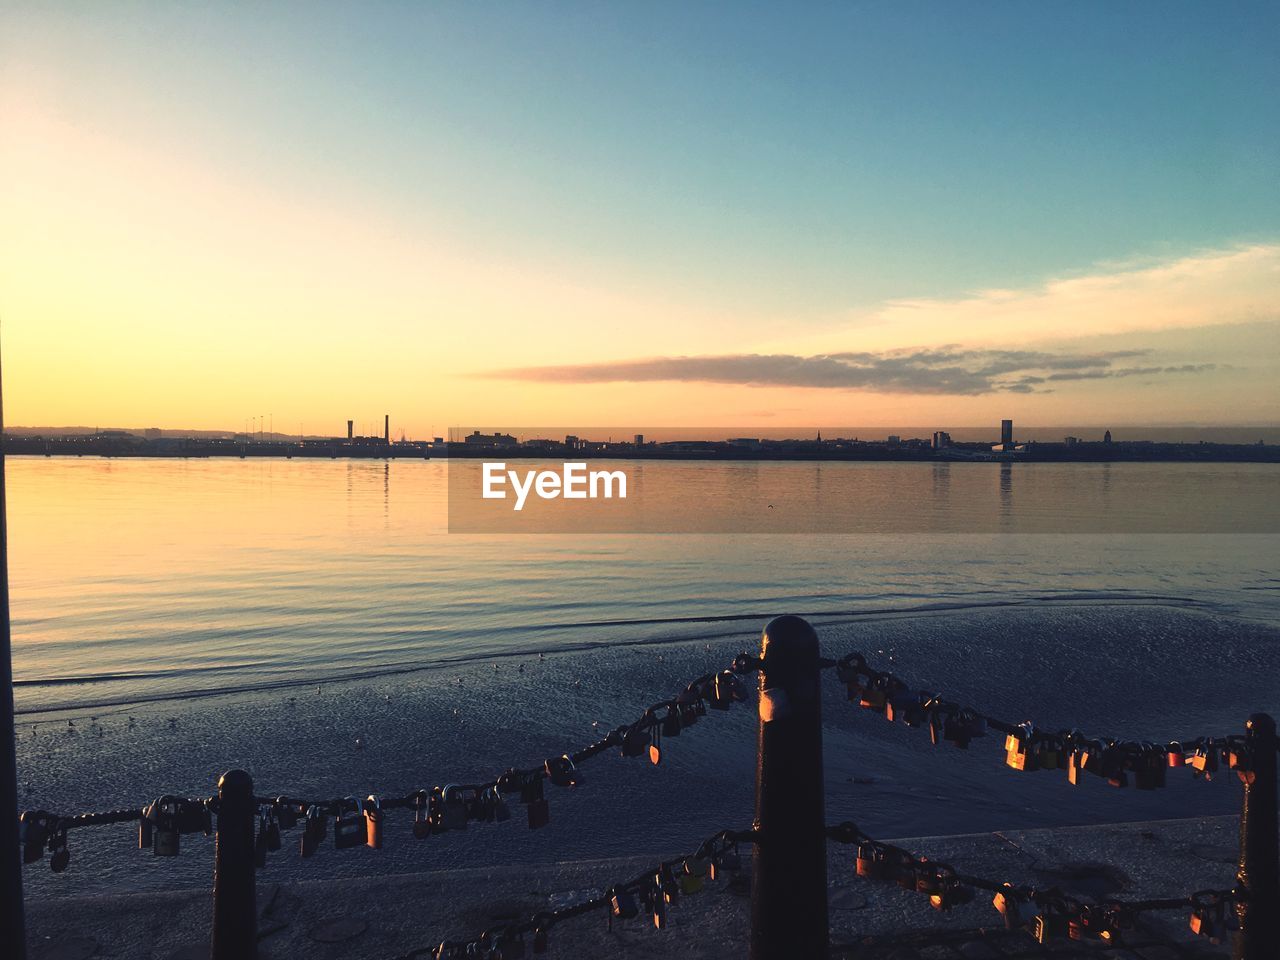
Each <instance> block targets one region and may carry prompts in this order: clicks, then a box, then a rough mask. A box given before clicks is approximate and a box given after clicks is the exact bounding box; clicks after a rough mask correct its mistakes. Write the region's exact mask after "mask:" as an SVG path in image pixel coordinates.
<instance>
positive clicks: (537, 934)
mask: <svg viewBox="0 0 1280 960" xmlns="http://www.w3.org/2000/svg"><path fill="white" fill-rule="evenodd" d="M549 940H550V937H549V936H548V932H547V928H546V927H545V926H537V927H534V928H533V952H534V953H535V954H539V955H540V954H544V953H546V952H547V948H548V946H549V943H548V941H549Z"/></svg>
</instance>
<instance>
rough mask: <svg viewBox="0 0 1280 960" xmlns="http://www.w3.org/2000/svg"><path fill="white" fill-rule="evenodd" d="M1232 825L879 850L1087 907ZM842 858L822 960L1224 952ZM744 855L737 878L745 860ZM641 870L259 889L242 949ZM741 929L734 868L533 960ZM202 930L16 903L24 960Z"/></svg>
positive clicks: (720, 948)
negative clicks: (914, 886) (904, 882)
mask: <svg viewBox="0 0 1280 960" xmlns="http://www.w3.org/2000/svg"><path fill="white" fill-rule="evenodd" d="M1238 831H1239V820H1238V818H1236V817H1233V816H1226V817H1210V818H1195V819H1187V820H1160V821H1149V822H1143V823H1123V824H1106V825H1098V826H1088V827H1065V828H1057V829H1048V830H1024V831H1011V832H997V833H982V834H969V835H961V836H947V837H916V838H905V839H897V840H893V841H892V842H893V843H895V844H897V845H899V846H902V847H905V848H907V849H909V850H911V851H913V852H915V853H917V854H920V855H923V856H927V857H929V858H930V859H935V860H942V861H945V862H947V863H949V864H951V865H952V866H954V867H955V868H956V869H957V870H958V871H959V872H961V873H965V874H969V875H973V876H980V877H985V878H989V879H992V880H1008V881H1011V882H1014V883H1025V884H1031V885H1036V886H1039V887H1042V888H1044V887H1050V886H1055V885H1056V886H1058V887H1060V888H1061V889H1062V890H1063V891H1064V892H1066V893H1068V894H1070V895H1073V896H1077V897H1079V898H1081V899H1082V900H1086V901H1087V900H1093V899H1100V898H1106V897H1114V898H1117V899H1148V898H1161V897H1177V896H1183V895H1185V894H1187V893H1190V892H1192V891H1195V890H1201V889H1208V888H1214V889H1228V888H1230V887H1231V886H1233V884H1234V877H1235V862H1236V858H1237V854H1238ZM426 842H431V841H426ZM745 849H746V848H744V851H745ZM672 852H673V853H675V852H676V851H672ZM853 860H854V851H853V848H851V847H848V846H843V845H839V844H834V843H833V844H830V845H829V863H828V880H829V899H828V903H829V908H830V926H831V943H832V955H833V957H837V958H845V957H848V958H852V957H857V958H859V960H998V958H1031V957H1050V958H1059V957H1086V956H1087V957H1105V958H1116V960H1191V958H1209V957H1227V956H1229V955H1230V948H1229V946H1228V945H1226V944H1218V945H1215V944H1212V943H1210V942H1209V941H1208V940H1206V939H1204V938H1201V937H1197V936H1194V935H1193V934H1192V933H1191V932H1190V930H1189V929H1188V914H1187V912H1186V911H1185V910H1178V911H1166V912H1153V913H1149V914H1143V915H1142V918H1141V920H1140V922H1139V924H1138V926H1137V929H1135V930H1134V931H1131V932H1129V933H1126V935H1125V938H1124V943H1123V944H1118V945H1113V946H1102V945H1100V944H1098V943H1096V942H1077V941H1072V940H1069V939H1066V938H1065V937H1064V938H1060V939H1057V940H1053V941H1050V942H1048V943H1046V944H1043V945H1042V944H1039V943H1037V942H1036V941H1035V939H1033V938H1032V937H1031V936H1030V935H1029V934H1028V933H1027V932H1026V931H1025V930H1006V929H1005V927H1004V924H1003V921H1002V920H1001V918H1000V916H999V914H997V913H996V911H995V910H994V909H993V908H992V907H991V904H990V899H989V898H987V897H984V896H979V897H977V898H976V899H975V901H974V902H973V903H970V904H965V905H963V906H958V907H956V908H955V909H953V910H951V911H950V912H946V913H943V912H939V911H935V910H933V909H931V908H930V906H929V905H928V902H927V900H926V899H925V898H924V897H923V896H921V895H919V894H915V893H909V892H907V891H904V890H901V889H899V888H898V887H897V886H894V885H887V884H881V883H876V882H873V881H867V880H864V879H861V878H859V877H857V876H855V875H854V871H853ZM743 861H744V866H745V867H746V868H747V869H748V870H749V867H750V857H749V856H744V857H743ZM652 863H653V860H652V859H651V858H627V859H615V860H592V861H574V862H566V863H555V864H543V865H536V864H535V865H515V866H510V867H503V868H472V869H463V870H451V871H438V872H432V873H417V874H408V875H394V876H373V877H363V878H360V879H358V880H341V881H338V880H329V881H307V882H298V883H290V884H271V885H266V884H260V885H259V889H258V911H259V919H258V943H259V952H260V956H261V957H263V958H264V960H293V958H298V960H301V958H307V960H338V958H343V960H365V958H367V960H390V958H398V957H404V956H406V955H409V954H410V953H411V952H412V951H414V950H417V949H422V950H423V953H422V954H420V955H421V956H429V951H430V948H431V947H433V946H434V945H436V944H438V943H440V942H441V941H443V940H446V939H454V940H462V939H467V938H469V937H471V936H474V935H476V934H478V933H480V932H481V931H483V930H485V929H487V928H491V927H494V926H498V925H501V924H502V923H504V922H511V921H515V920H523V919H527V918H529V917H531V916H532V915H533V914H535V913H538V912H539V911H545V910H548V909H555V908H559V907H564V906H568V905H570V904H573V903H576V902H579V901H581V900H585V899H589V898H590V897H592V896H594V895H597V894H599V893H600V892H601V891H603V890H605V889H606V888H608V887H609V886H610V884H612V883H613V882H620V881H625V880H629V879H630V878H632V877H633V876H635V875H637V874H639V873H640V872H641V871H642V870H643V869H644V868H646V867H648V866H650V865H651V864H652ZM749 917H750V880H749V877H748V876H746V875H745V873H744V874H743V875H740V876H739V877H738V878H737V879H735V880H733V881H717V882H714V883H712V882H708V883H707V884H706V886H705V889H704V890H703V891H702V892H701V893H698V894H696V895H690V896H684V897H681V898H680V901H679V902H678V903H677V904H675V905H673V906H672V907H671V908H670V909H669V912H668V924H667V926H666V928H665V929H663V930H660V931H659V930H655V929H654V927H653V924H652V923H651V921H650V920H649V918H648V917H647V916H646V915H642V916H641V917H638V918H636V919H632V920H628V921H620V922H617V923H614V924H613V926H612V928H610V926H609V924H608V923H607V922H606V918H605V916H604V914H603V912H594V913H589V914H586V915H583V916H580V917H575V918H571V919H568V920H565V921H564V922H563V923H560V924H557V925H556V926H555V927H554V928H553V929H552V930H551V935H550V951H549V953H548V954H547V956H549V957H564V958H569V957H573V958H578V957H581V958H602V957H610V958H612V957H616V958H622V960H653V958H668V957H680V958H687V960H728V958H737V957H744V956H746V954H747V943H748V939H749ZM210 918H211V897H210V893H209V891H208V890H207V889H206V890H200V889H197V890H182V891H171V892H165V893H160V894H151V893H147V894H128V893H121V894H119V895H107V896H93V897H78V898H65V899H50V900H43V901H37V902H28V904H27V925H28V938H29V944H30V947H31V956H32V958H33V960H89V958H94V957H99V958H113V960H114V958H119V960H133V958H137V960H189V958H190V960H196V958H200V960H203V958H205V957H208V955H209V953H208V949H209V948H208V931H209V924H210ZM526 945H527V946H529V945H530V944H528V942H527V941H526ZM507 960H510V958H507Z"/></svg>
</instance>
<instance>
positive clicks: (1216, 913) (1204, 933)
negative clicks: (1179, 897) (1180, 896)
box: [1188, 893, 1227, 943]
mask: <svg viewBox="0 0 1280 960" xmlns="http://www.w3.org/2000/svg"><path fill="white" fill-rule="evenodd" d="M1188 926H1189V927H1190V929H1191V932H1192V933H1194V934H1195V935H1196V936H1198V937H1204V938H1206V939H1207V940H1208V941H1209V942H1210V943H1219V942H1221V941H1222V939H1223V938H1224V937H1225V936H1226V934H1227V905H1226V902H1225V901H1224V900H1222V899H1221V898H1220V897H1218V896H1217V895H1215V894H1211V893H1209V894H1206V893H1196V894H1192V895H1191V919H1190V922H1189V924H1188Z"/></svg>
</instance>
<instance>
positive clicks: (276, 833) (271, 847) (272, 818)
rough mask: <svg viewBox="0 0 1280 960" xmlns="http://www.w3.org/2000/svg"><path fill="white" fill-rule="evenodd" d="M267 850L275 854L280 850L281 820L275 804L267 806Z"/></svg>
mask: <svg viewBox="0 0 1280 960" xmlns="http://www.w3.org/2000/svg"><path fill="white" fill-rule="evenodd" d="M266 811H267V850H268V851H269V852H271V853H275V852H276V851H277V850H279V849H280V819H279V815H278V814H277V813H276V807H275V804H267V807H266Z"/></svg>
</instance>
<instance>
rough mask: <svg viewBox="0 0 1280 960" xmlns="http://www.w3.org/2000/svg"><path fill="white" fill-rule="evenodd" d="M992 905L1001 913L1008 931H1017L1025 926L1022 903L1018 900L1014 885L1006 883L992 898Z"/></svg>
mask: <svg viewBox="0 0 1280 960" xmlns="http://www.w3.org/2000/svg"><path fill="white" fill-rule="evenodd" d="M991 905H992V906H993V907H995V908H996V910H997V911H998V912H999V913H1000V916H1001V918H1002V919H1003V920H1004V926H1005V929H1006V930H1017V929H1018V928H1019V927H1021V926H1022V925H1023V922H1024V921H1023V919H1022V901H1021V900H1019V899H1018V896H1017V893H1016V892H1015V891H1014V888H1013V885H1012V884H1009V883H1006V884H1005V885H1004V886H1003V887H1001V888H1000V889H999V890H997V891H996V895H995V896H994V897H992V898H991Z"/></svg>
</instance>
